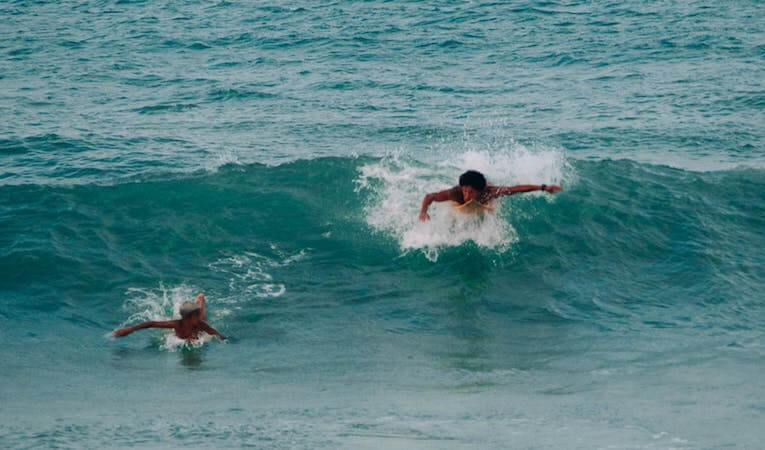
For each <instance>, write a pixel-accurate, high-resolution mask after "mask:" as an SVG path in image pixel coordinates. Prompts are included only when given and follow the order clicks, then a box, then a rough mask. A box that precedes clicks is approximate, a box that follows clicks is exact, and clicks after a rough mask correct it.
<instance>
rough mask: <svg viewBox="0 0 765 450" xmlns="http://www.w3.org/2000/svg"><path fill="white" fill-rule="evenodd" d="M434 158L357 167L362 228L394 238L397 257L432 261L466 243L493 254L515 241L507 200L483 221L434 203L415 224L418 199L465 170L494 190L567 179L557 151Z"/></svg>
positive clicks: (393, 157)
mask: <svg viewBox="0 0 765 450" xmlns="http://www.w3.org/2000/svg"><path fill="white" fill-rule="evenodd" d="M439 158H440V160H439V161H437V162H434V163H432V164H429V165H427V164H423V163H420V162H418V161H415V160H412V159H407V158H406V157H404V156H402V152H401V151H398V152H395V153H392V154H390V155H388V156H386V157H384V158H383V159H381V160H380V161H378V162H374V163H371V164H367V165H364V166H362V167H361V168H360V169H359V170H360V174H359V177H358V178H357V179H356V183H357V191H365V192H367V193H368V194H369V199H368V202H367V205H366V207H365V215H366V221H367V223H368V224H369V225H370V226H371V227H372V228H374V229H375V230H376V231H379V232H382V233H386V234H389V235H391V236H392V237H393V238H395V239H396V240H397V241H398V243H399V246H400V248H401V249H402V250H403V251H405V252H406V251H410V250H419V251H422V253H423V254H424V255H425V256H426V257H427V258H428V259H430V260H432V261H435V260H437V258H438V255H439V251H440V250H442V249H443V248H444V247H453V246H459V245H462V244H464V243H465V242H468V241H472V242H474V243H475V244H476V245H478V246H480V247H484V248H490V249H493V250H496V251H499V252H504V251H506V250H507V249H509V248H510V247H511V246H512V245H513V244H514V243H515V242H517V241H518V236H517V233H516V232H515V229H514V228H513V226H512V223H511V221H512V216H513V211H512V209H511V208H512V206H511V205H510V202H508V201H507V200H504V201H503V200H499V201H497V202H496V203H495V206H496V208H497V210H496V211H495V212H494V213H489V214H483V215H468V214H462V213H459V212H457V211H455V210H454V209H453V208H451V206H450V205H451V202H444V203H434V204H432V205H431V207H430V217H431V220H430V221H427V222H420V221H419V210H420V206H421V202H422V198H423V196H424V195H425V194H426V193H428V192H435V191H438V190H442V189H447V188H449V187H451V186H454V185H455V184H456V183H457V178H458V177H459V175H460V174H461V173H462V172H464V171H465V170H469V169H472V170H478V171H480V172H482V173H483V174H484V175H486V177H487V179H488V180H489V182H490V183H492V184H494V185H516V184H542V183H546V184H561V183H564V182H565V181H571V180H572V179H573V175H572V173H571V172H572V171H571V168H570V166H569V164H568V163H567V161H566V159H565V156H564V154H563V152H562V151H561V150H559V149H555V148H529V147H527V146H524V145H522V144H519V143H516V142H512V141H511V142H510V143H508V144H506V145H504V146H503V147H501V148H499V149H495V150H479V149H475V148H471V147H470V146H466V148H465V149H464V150H463V151H461V152H452V153H449V152H441V154H440V156H439ZM524 195H543V194H541V193H536V194H524ZM548 199H550V200H551V201H552V199H551V197H549V198H548ZM508 218H509V219H508Z"/></svg>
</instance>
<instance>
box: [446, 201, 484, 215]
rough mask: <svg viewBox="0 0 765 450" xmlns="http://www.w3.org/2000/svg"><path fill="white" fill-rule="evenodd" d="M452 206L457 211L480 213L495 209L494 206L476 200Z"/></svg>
mask: <svg viewBox="0 0 765 450" xmlns="http://www.w3.org/2000/svg"><path fill="white" fill-rule="evenodd" d="M452 206H453V207H454V209H456V210H457V211H459V212H462V213H466V214H478V213H482V212H484V211H494V207H493V206H491V205H488V204H486V203H481V202H477V201H475V200H470V201H469V202H465V203H462V204H459V203H457V204H455V205H452Z"/></svg>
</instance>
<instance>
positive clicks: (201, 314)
mask: <svg viewBox="0 0 765 450" xmlns="http://www.w3.org/2000/svg"><path fill="white" fill-rule="evenodd" d="M197 304H198V305H199V306H200V309H199V317H201V318H202V320H207V313H206V312H205V294H203V293H201V292H200V293H199V295H197Z"/></svg>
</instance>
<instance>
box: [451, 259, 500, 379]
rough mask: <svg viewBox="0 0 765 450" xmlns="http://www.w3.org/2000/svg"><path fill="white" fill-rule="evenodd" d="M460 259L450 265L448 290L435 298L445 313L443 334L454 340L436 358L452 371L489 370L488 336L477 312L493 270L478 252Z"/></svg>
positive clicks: (489, 284)
mask: <svg viewBox="0 0 765 450" xmlns="http://www.w3.org/2000/svg"><path fill="white" fill-rule="evenodd" d="M461 256H462V257H461V258H458V259H456V260H455V261H453V262H452V264H450V265H449V266H450V267H449V273H450V274H451V275H450V278H451V283H450V284H451V287H450V288H448V289H447V290H446V292H445V293H444V294H445V295H444V297H442V298H440V299H438V300H439V302H441V305H442V306H441V307H442V308H444V312H445V314H446V317H445V319H446V321H445V332H446V334H448V335H449V336H451V337H452V338H454V339H450V343H449V347H448V348H447V349H442V351H439V352H437V357H438V358H439V359H441V362H442V363H443V364H444V365H446V366H447V367H449V368H450V369H454V370H467V371H471V372H472V371H486V370H491V368H490V367H487V366H486V361H487V352H488V348H487V341H488V339H489V338H490V336H489V334H487V332H486V327H485V325H486V324H485V323H484V321H483V319H482V317H481V312H480V311H481V308H482V305H483V304H484V303H485V300H486V299H485V297H486V293H487V291H489V290H490V288H491V285H492V282H491V280H492V272H494V271H495V269H496V267H495V266H494V263H493V262H492V260H491V258H488V257H487V256H486V255H484V254H482V253H481V252H480V251H479V250H478V249H468V250H467V251H466V252H464V253H462V255H461Z"/></svg>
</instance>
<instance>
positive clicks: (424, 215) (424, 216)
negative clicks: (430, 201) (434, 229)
mask: <svg viewBox="0 0 765 450" xmlns="http://www.w3.org/2000/svg"><path fill="white" fill-rule="evenodd" d="M426 220H430V216H429V215H428V213H427V211H423V212H421V213H420V222H425V221H426Z"/></svg>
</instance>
